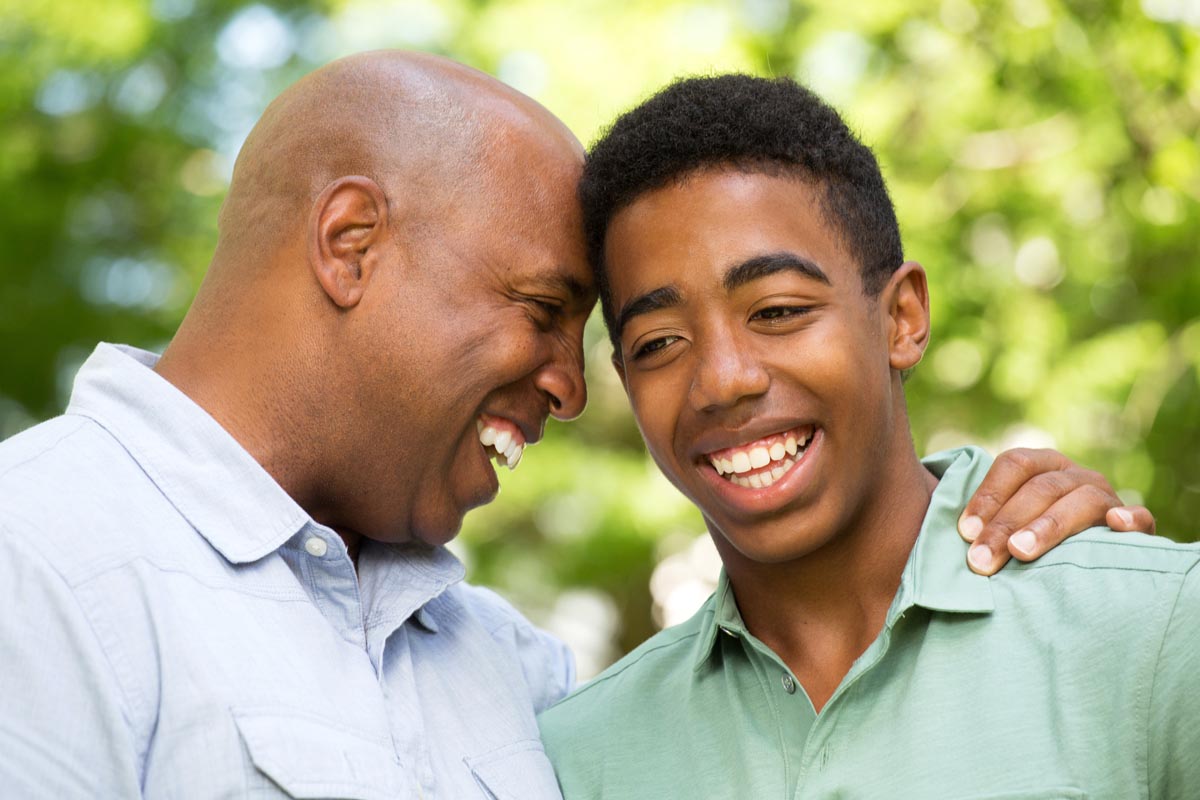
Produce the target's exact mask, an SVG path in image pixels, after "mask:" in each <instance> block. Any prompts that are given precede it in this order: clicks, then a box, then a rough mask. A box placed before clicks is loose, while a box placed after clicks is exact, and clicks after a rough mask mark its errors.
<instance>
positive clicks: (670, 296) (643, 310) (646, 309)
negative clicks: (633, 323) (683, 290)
mask: <svg viewBox="0 0 1200 800" xmlns="http://www.w3.org/2000/svg"><path fill="white" fill-rule="evenodd" d="M682 302H683V295H681V294H680V293H679V290H678V289H676V288H675V287H674V286H670V285H668V286H660V287H658V288H657V289H654V290H652V291H649V292H646V293H645V294H642V295H638V296H637V297H634V298H632V299H630V300H629V302H627V303H626V304H625V305H623V306H621V311H620V312H619V313H618V314H617V338H618V339H619V338H621V334H622V333H624V332H625V326H626V325H627V324H628V323H629V321H630V320H631V319H633V318H634V317H637V316H641V315H642V314H649V313H650V312H651V311H659V310H661V309H664V308H671V307H673V306H677V305H679V304H680V303H682Z"/></svg>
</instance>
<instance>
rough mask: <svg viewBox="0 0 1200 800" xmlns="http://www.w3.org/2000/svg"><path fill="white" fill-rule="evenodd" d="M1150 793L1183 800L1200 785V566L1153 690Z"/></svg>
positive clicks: (1185, 586)
mask: <svg viewBox="0 0 1200 800" xmlns="http://www.w3.org/2000/svg"><path fill="white" fill-rule="evenodd" d="M1147 723H1148V732H1149V753H1148V755H1149V777H1150V797H1152V798H1164V799H1165V798H1170V799H1171V800H1176V799H1177V800H1184V799H1185V798H1194V797H1196V787H1198V786H1200V565H1197V566H1193V567H1192V568H1191V570H1190V571H1189V572H1188V573H1187V574H1186V575H1185V576H1184V579H1183V582H1182V585H1181V586H1180V589H1179V594H1178V596H1177V597H1176V599H1175V604H1174V609H1173V610H1172V612H1171V617H1170V620H1169V621H1168V623H1167V628H1166V634H1165V636H1164V638H1163V644H1162V650H1161V651H1160V653H1159V657H1158V665H1157V669H1156V670H1155V677H1154V686H1153V689H1152V690H1151V694H1150V715H1149V719H1148V720H1147Z"/></svg>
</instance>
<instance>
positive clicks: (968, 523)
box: [958, 514, 983, 542]
mask: <svg viewBox="0 0 1200 800" xmlns="http://www.w3.org/2000/svg"><path fill="white" fill-rule="evenodd" d="M981 531H983V520H981V519H980V518H979V517H977V516H975V515H974V514H972V515H971V516H969V517H963V518H962V519H960V520H959V521H958V534H959V535H960V536H962V537H963V538H964V539H966V540H967V541H968V542H973V541H975V539H976V537H978V536H979V534H980V532H981Z"/></svg>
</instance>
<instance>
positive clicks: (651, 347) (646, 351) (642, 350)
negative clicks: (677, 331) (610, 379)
mask: <svg viewBox="0 0 1200 800" xmlns="http://www.w3.org/2000/svg"><path fill="white" fill-rule="evenodd" d="M678 340H679V337H678V336H660V337H659V338H657V339H651V340H650V341H648V342H645V343H644V344H642V345H641V346H640V347H638V349H637V350H634V351H633V357H634V358H644V357H645V356H649V355H653V354H654V353H657V352H658V351H659V350H662V349H663V348H664V347H666V346H667V345H669V344H672V343H673V342H676V341H678Z"/></svg>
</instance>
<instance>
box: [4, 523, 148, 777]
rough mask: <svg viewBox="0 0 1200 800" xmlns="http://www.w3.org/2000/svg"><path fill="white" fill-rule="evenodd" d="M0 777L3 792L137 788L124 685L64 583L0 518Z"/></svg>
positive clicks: (136, 770) (135, 766)
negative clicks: (0, 654) (0, 655)
mask: <svg viewBox="0 0 1200 800" xmlns="http://www.w3.org/2000/svg"><path fill="white" fill-rule="evenodd" d="M0 553H3V556H2V557H0V652H2V653H3V657H2V658H0V786H2V787H4V789H3V794H4V796H6V797H54V798H62V799H63V800H70V799H72V798H96V797H114V798H116V797H120V798H136V797H141V790H140V787H139V780H138V777H137V776H138V769H137V756H136V750H135V748H134V746H133V736H132V735H131V730H130V727H129V725H128V723H127V722H126V716H125V712H124V703H123V696H122V693H121V689H120V687H119V685H118V683H117V680H116V676H115V673H114V671H113V667H112V665H111V663H110V662H109V660H108V658H107V657H106V655H105V653H104V650H103V648H102V647H101V645H100V642H99V640H98V639H97V637H96V635H95V633H94V631H93V629H92V626H91V625H90V624H89V622H88V620H87V618H86V617H85V615H84V613H83V610H82V608H81V607H80V605H79V603H78V601H77V600H76V598H75V595H74V593H73V592H72V591H71V588H70V587H69V586H68V585H67V583H66V581H65V580H64V579H63V578H62V576H61V575H60V574H59V573H58V572H57V571H56V570H54V569H53V568H52V567H51V566H50V564H49V563H48V562H47V561H46V559H45V558H44V557H43V556H41V555H40V554H38V553H36V552H34V551H33V548H31V547H30V546H29V545H28V543H27V542H25V541H22V539H21V538H20V537H17V536H13V535H11V534H10V533H9V532H8V531H7V530H6V529H5V528H3V527H0Z"/></svg>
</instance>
